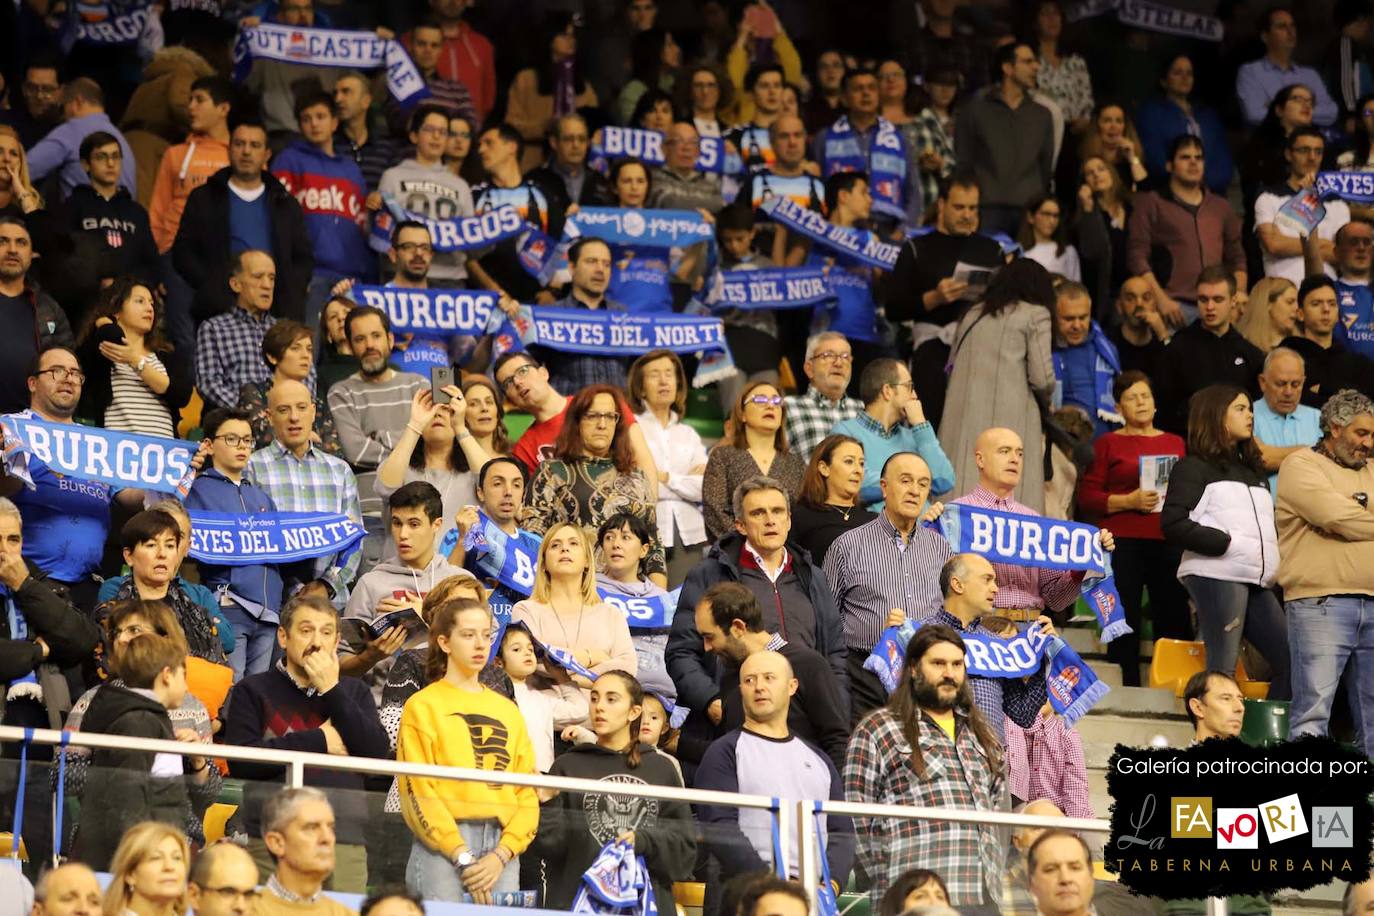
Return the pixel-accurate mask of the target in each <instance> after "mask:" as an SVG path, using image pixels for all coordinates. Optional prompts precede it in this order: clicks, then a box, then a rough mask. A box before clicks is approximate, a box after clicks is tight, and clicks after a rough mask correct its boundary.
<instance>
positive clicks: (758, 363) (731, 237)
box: [716, 203, 786, 410]
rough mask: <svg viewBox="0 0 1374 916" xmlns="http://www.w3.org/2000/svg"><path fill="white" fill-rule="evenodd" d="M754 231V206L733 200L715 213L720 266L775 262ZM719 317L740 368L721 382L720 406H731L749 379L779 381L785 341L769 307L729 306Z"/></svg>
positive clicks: (751, 266)
mask: <svg viewBox="0 0 1374 916" xmlns="http://www.w3.org/2000/svg"><path fill="white" fill-rule="evenodd" d="M779 234H780V235H785V234H786V233H779ZM754 235H755V228H754V209H753V207H751V206H748V205H747V204H743V203H741V204H731V205H730V206H728V207H726V208H725V209H724V210H721V211H720V213H718V214H716V240H717V241H718V242H719V243H720V267H721V270H763V269H765V268H769V267H774V266H776V265H775V264H774V262H773V260H772V259H771V258H769V257H768V256H767V255H763V254H759V253H758V252H757V251H755V250H754ZM720 317H721V322H722V324H724V325H725V341H726V343H728V344H729V345H730V355H731V356H732V357H733V358H734V360H735V368H736V369H738V370H739V372H738V373H737V374H736V375H735V376H734V377H733V378H731V379H727V380H724V381H722V382H721V383H720V403H721V407H722V408H723V409H725V410H729V409H730V407H731V406H733V405H734V403H735V400H736V399H737V398H738V397H739V391H740V388H742V387H744V385H745V384H746V383H748V382H754V381H763V382H769V383H770V384H774V385H776V384H777V383H778V363H779V362H780V361H781V360H782V344H781V343H780V342H779V340H778V317H777V315H775V314H774V313H773V312H772V311H771V310H770V309H728V310H726V311H724V312H721V313H720Z"/></svg>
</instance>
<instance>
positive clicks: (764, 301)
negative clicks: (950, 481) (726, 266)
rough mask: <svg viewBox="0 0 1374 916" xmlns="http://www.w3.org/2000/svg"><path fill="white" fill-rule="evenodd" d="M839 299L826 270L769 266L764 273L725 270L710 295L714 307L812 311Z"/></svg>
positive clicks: (721, 272) (712, 287)
mask: <svg viewBox="0 0 1374 916" xmlns="http://www.w3.org/2000/svg"><path fill="white" fill-rule="evenodd" d="M834 298H835V291H834V290H833V289H831V287H830V280H829V278H828V276H827V272H826V270H825V268H822V267H767V268H764V269H762V270H722V271H718V272H717V273H716V275H715V278H714V281H713V283H712V286H711V291H710V294H709V302H710V304H711V308H712V309H715V310H717V311H719V310H721V309H743V310H745V311H753V310H755V309H794V308H810V307H814V306H817V305H820V304H822V303H825V302H829V301H830V300H831V299H834Z"/></svg>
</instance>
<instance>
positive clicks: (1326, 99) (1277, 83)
mask: <svg viewBox="0 0 1374 916" xmlns="http://www.w3.org/2000/svg"><path fill="white" fill-rule="evenodd" d="M1260 26H1261V28H1260V41H1262V42H1263V43H1264V56H1263V57H1261V58H1259V59H1258V60H1252V61H1250V62H1249V63H1247V64H1242V65H1241V67H1240V69H1239V70H1238V71H1237V72H1236V95H1237V96H1238V97H1239V99H1240V109H1241V114H1242V115H1244V117H1245V123H1246V124H1248V125H1249V126H1251V127H1254V126H1255V125H1257V124H1259V122H1260V121H1262V120H1263V119H1264V114H1265V106H1266V105H1267V104H1268V102H1269V100H1270V99H1272V98H1273V97H1274V96H1275V95H1276V94H1277V93H1278V91H1279V90H1280V89H1283V88H1285V87H1287V86H1291V85H1293V84H1294V83H1302V84H1303V85H1305V86H1307V88H1308V89H1310V90H1311V91H1312V92H1313V94H1314V95H1315V98H1316V108H1315V113H1314V115H1313V120H1314V121H1316V122H1317V123H1318V124H1320V125H1321V126H1323V127H1329V126H1330V125H1331V124H1333V123H1335V121H1336V117H1337V115H1338V114H1339V109H1338V108H1337V107H1336V103H1335V102H1334V101H1332V99H1331V96H1330V95H1329V94H1328V93H1327V91H1326V86H1325V85H1324V84H1323V83H1322V78H1321V76H1320V75H1319V74H1318V73H1317V71H1316V70H1313V69H1312V68H1311V67H1303V66H1300V65H1298V64H1296V63H1294V62H1293V52H1294V51H1295V50H1296V49H1297V46H1298V27H1297V24H1296V22H1295V21H1294V19H1293V14H1292V13H1291V12H1289V11H1288V10H1286V9H1284V8H1282V7H1278V6H1275V7H1271V8H1269V9H1267V10H1265V11H1264V12H1263V13H1262V14H1261V22H1260Z"/></svg>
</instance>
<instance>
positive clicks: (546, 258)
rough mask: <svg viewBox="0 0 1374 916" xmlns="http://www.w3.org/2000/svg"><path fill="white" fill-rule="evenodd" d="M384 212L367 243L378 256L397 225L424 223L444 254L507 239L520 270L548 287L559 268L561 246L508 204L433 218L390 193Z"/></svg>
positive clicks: (432, 241) (384, 200)
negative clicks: (453, 216)
mask: <svg viewBox="0 0 1374 916" xmlns="http://www.w3.org/2000/svg"><path fill="white" fill-rule="evenodd" d="M382 203H383V204H384V206H383V208H382V209H381V210H378V211H377V213H376V215H375V216H374V217H373V219H372V228H371V230H369V232H368V237H367V244H368V246H369V247H370V248H371V249H372V250H373V251H375V252H377V253H378V254H385V253H386V251H387V250H388V249H389V248H390V247H391V236H392V234H393V233H394V232H395V231H396V226H397V224H399V223H401V222H404V221H406V220H414V221H415V222H418V223H424V225H425V228H427V229H428V230H429V238H430V244H431V245H433V246H434V250H435V251H437V252H441V253H448V252H452V251H468V252H470V251H481V250H483V249H486V248H490V247H492V246H493V245H497V244H499V243H501V242H504V241H507V240H508V239H515V253H516V256H517V258H518V259H519V261H520V267H521V268H522V269H523V270H524V271H525V273H527V274H529V275H530V276H531V277H534V278H535V279H536V280H538V281H539V283H540V285H542V286H547V285H548V284H549V281H550V280H552V279H553V274H554V271H555V270H556V269H557V268H558V255H559V246H558V243H557V242H555V241H554V240H553V239H551V238H549V236H548V235H547V234H546V233H545V232H544V231H543V230H541V229H539V228H538V227H536V226H534V225H531V224H530V223H528V222H526V221H525V220H524V218H522V217H521V216H520V211H519V210H517V209H515V208H514V207H512V206H509V205H506V206H501V207H497V208H495V209H493V210H486V211H484V212H482V213H478V214H477V215H475V216H464V217H459V218H458V219H430V218H429V217H426V216H423V215H421V214H419V213H413V212H411V211H409V210H406V209H405V208H404V207H402V206H401V205H400V204H399V203H398V202H397V201H396V200H395V199H394V198H393V197H392V196H391V195H390V194H383V195H382Z"/></svg>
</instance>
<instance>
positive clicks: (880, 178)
mask: <svg viewBox="0 0 1374 916" xmlns="http://www.w3.org/2000/svg"><path fill="white" fill-rule="evenodd" d="M844 107H845V113H844V114H843V115H841V116H840V119H839V120H838V121H836V122H835V123H834V124H832V125H831V126H830V127H828V128H826V130H825V131H824V132H823V133H821V134H820V135H819V136H818V137H817V138H816V151H815V158H816V161H817V162H819V163H820V166H821V175H822V176H823V177H824V178H826V179H829V178H830V177H831V176H833V175H836V174H838V173H840V172H860V173H862V174H863V175H865V176H866V180H867V181H868V182H869V190H870V191H871V192H872V194H873V209H874V210H876V211H877V214H878V218H879V219H880V220H881V221H882V225H884V226H891V225H898V224H905V225H907V226H913V227H914V226H918V225H920V222H921V211H922V209H923V201H922V200H921V184H920V177H919V168H918V166H917V164H916V158H917V154H916V153H915V152H914V151H913V150H911V149H910V148H908V146H907V143H906V140H905V139H903V137H902V133H901V131H900V130H899V129H898V127H897V126H896V125H894V124H893V123H892V122H891V121H889V120H887V119H886V118H884V117H882V116H881V115H880V114H879V113H878V76H877V74H875V73H874V72H873V71H872V70H868V69H860V70H851V71H849V72H848V73H846V74H845V77H844ZM831 209H834V208H833V206H832V207H831Z"/></svg>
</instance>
